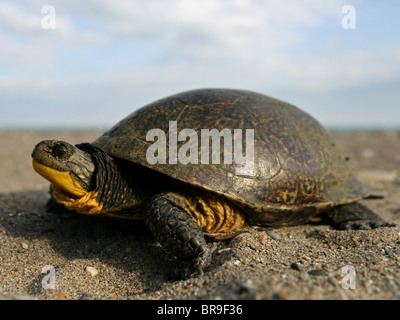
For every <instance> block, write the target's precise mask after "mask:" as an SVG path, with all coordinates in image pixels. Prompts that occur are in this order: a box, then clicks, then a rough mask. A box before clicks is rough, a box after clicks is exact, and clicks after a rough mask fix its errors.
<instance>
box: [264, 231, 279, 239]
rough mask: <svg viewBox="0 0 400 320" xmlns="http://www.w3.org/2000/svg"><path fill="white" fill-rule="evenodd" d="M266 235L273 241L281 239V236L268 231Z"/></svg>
mask: <svg viewBox="0 0 400 320" xmlns="http://www.w3.org/2000/svg"><path fill="white" fill-rule="evenodd" d="M266 233H267V235H269V236H270V237H271V238H272V239H274V240H280V239H281V236H280V235H279V233H278V232H275V231H272V230H269V231H267V232H266Z"/></svg>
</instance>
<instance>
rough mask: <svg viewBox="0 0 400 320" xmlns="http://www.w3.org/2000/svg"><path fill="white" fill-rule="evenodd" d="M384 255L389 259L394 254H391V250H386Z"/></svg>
mask: <svg viewBox="0 0 400 320" xmlns="http://www.w3.org/2000/svg"><path fill="white" fill-rule="evenodd" d="M385 253H386V254H387V255H388V256H389V257H392V256H393V255H394V252H393V251H392V250H390V249H386V250H385Z"/></svg>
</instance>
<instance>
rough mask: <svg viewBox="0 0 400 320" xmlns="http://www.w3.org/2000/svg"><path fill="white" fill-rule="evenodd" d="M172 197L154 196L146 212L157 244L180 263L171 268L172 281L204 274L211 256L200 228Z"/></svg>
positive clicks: (167, 195)
mask: <svg viewBox="0 0 400 320" xmlns="http://www.w3.org/2000/svg"><path fill="white" fill-rule="evenodd" d="M173 195H174V194H173V193H161V194H158V195H156V196H154V197H153V198H152V199H151V201H150V203H149V205H148V206H147V208H146V224H147V226H148V227H149V229H150V230H151V232H152V233H153V234H154V236H155V237H156V239H157V241H158V242H159V243H160V244H161V245H162V246H163V248H164V249H165V250H166V251H167V252H168V253H169V254H171V255H173V256H175V257H176V258H178V259H179V260H178V261H177V265H176V266H174V267H173V268H171V270H170V276H171V278H173V279H186V278H189V277H190V276H191V275H192V274H196V273H198V274H203V270H204V268H205V267H207V266H208V265H209V264H210V261H211V252H210V249H209V248H208V246H207V243H206V241H205V238H204V234H203V232H202V231H201V229H200V227H199V226H198V224H197V223H196V222H195V221H194V219H193V218H192V217H191V216H190V215H189V213H187V212H186V211H185V210H184V209H183V208H182V206H180V205H179V203H178V201H177V197H174V196H173Z"/></svg>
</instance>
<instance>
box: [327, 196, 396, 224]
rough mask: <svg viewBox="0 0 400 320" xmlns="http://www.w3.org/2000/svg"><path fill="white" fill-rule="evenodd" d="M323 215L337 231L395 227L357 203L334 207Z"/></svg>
mask: <svg viewBox="0 0 400 320" xmlns="http://www.w3.org/2000/svg"><path fill="white" fill-rule="evenodd" d="M323 215H324V216H325V218H327V220H328V222H329V223H330V224H331V225H332V226H333V227H334V228H336V229H339V230H351V229H359V230H368V229H375V228H380V227H393V226H395V225H394V224H390V223H388V222H386V221H385V220H383V219H382V218H381V217H380V216H378V215H377V214H376V213H375V212H373V211H371V210H370V209H368V208H367V207H366V206H363V205H362V204H361V203H358V202H355V203H351V204H346V205H341V206H337V207H334V208H332V209H329V210H327V211H326V212H324V214H323Z"/></svg>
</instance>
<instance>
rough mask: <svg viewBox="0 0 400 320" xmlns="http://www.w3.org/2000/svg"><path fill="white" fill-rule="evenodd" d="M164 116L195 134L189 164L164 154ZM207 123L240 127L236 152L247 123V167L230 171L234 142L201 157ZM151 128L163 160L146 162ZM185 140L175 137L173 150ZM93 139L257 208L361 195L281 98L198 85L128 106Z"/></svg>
mask: <svg viewBox="0 0 400 320" xmlns="http://www.w3.org/2000/svg"><path fill="white" fill-rule="evenodd" d="M170 121H176V124H177V132H178V134H179V132H181V131H182V130H183V129H187V128H188V129H192V130H194V131H195V133H196V134H197V144H198V149H196V151H197V154H196V155H195V158H196V159H197V163H188V164H183V163H181V162H180V161H177V163H174V161H171V160H173V159H172V158H169V149H168V147H169V142H170V138H171V136H170V133H171V134H173V133H172V131H171V132H170V131H169V129H170ZM214 128H215V129H217V130H218V131H219V132H222V130H223V129H228V130H229V131H230V132H231V135H232V137H233V136H234V133H235V129H242V141H243V142H244V143H243V145H242V149H243V150H242V151H243V155H244V153H245V151H246V148H245V145H246V143H251V140H250V138H251V137H249V139H248V141H247V140H246V138H247V136H246V135H245V133H246V132H248V131H247V130H248V129H249V130H254V131H253V134H254V143H253V144H252V145H253V147H254V148H253V150H254V154H253V157H251V158H249V159H250V160H251V159H253V160H254V162H252V163H251V164H252V167H253V169H254V170H253V171H252V172H249V173H246V172H244V173H243V172H241V174H238V161H235V160H236V159H235V157H234V155H235V153H234V150H232V149H234V148H233V147H232V149H231V150H230V151H229V150H228V149H229V144H228V149H226V150H228V151H229V152H230V153H231V154H229V153H227V156H231V160H232V161H231V162H230V163H229V161H227V162H228V163H226V164H225V163H224V161H225V160H224V156H225V148H224V143H225V142H223V141H224V139H221V145H220V151H219V153H220V154H219V155H220V158H219V159H220V164H216V163H215V162H216V161H214V163H213V161H212V160H210V159H211V157H210V158H208V159H209V161H208V162H209V163H208V164H207V163H206V161H205V159H206V158H204V159H203V160H204V161H203V162H202V156H201V155H202V152H203V149H202V148H207V147H209V149H208V150H209V153H210V154H212V152H216V151H217V149H215V148H214V149H213V146H212V139H209V141H201V139H202V135H201V132H202V131H201V130H202V129H209V130H211V129H214ZM151 129H161V130H162V131H163V132H164V133H165V134H166V135H165V137H166V148H167V149H166V163H165V164H160V163H155V164H151V163H149V161H148V159H147V157H146V154H147V150H148V149H149V147H150V146H152V145H153V144H154V143H155V141H153V140H152V141H147V140H146V137H147V133H148V132H149V130H151ZM155 140H156V141H157V139H155ZM228 140H229V139H228ZM188 141H189V140H188V139H187V140H184V141H177V150H180V148H181V147H182V146H184V145H185V144H186V143H188ZM232 141H233V138H232ZM238 141H239V140H238ZM192 143H193V140H192ZM93 144H94V145H96V146H97V147H99V148H101V149H103V150H104V151H105V152H107V153H108V154H110V155H111V156H114V157H117V158H122V159H126V160H129V161H132V162H134V163H136V164H139V165H143V166H146V167H148V168H151V169H153V170H156V171H158V172H161V173H163V174H165V175H168V176H170V177H171V178H173V179H178V180H180V181H183V182H185V183H188V184H190V185H193V186H196V187H200V188H203V189H206V190H210V191H212V192H215V193H217V194H220V195H224V196H225V197H228V198H230V199H233V200H235V201H239V202H241V203H242V204H243V203H245V204H246V205H248V206H251V207H254V208H263V210H265V209H271V210H275V211H296V209H301V208H304V207H305V206H307V207H312V208H324V207H327V206H332V205H338V204H345V203H350V202H353V201H356V200H359V199H361V198H363V197H365V196H367V195H368V191H367V190H366V189H365V187H364V186H362V185H361V184H360V183H359V182H358V181H357V180H356V178H355V177H354V176H353V175H352V174H351V173H350V172H349V170H348V168H347V166H346V163H345V160H344V159H343V157H342V156H341V154H340V153H339V152H338V151H337V150H336V148H335V145H334V143H333V142H332V140H331V138H330V137H329V135H328V134H327V132H326V131H325V129H324V128H323V127H322V126H321V125H320V124H319V123H318V122H317V121H316V120H315V119H314V118H312V117H311V116H310V115H308V114H307V113H305V112H304V111H302V110H300V109H299V108H297V107H295V106H292V105H290V104H288V103H285V102H282V101H279V100H276V99H273V98H271V97H268V96H265V95H262V94H258V93H254V92H249V91H242V90H228V89H201V90H194V91H188V92H183V93H180V94H176V95H172V96H169V97H167V98H164V99H161V100H158V101H156V102H153V103H151V104H148V105H146V106H144V107H142V108H140V109H138V110H137V111H135V112H133V113H131V114H130V115H129V116H127V117H126V118H124V119H123V120H122V121H120V122H119V123H118V124H116V125H115V126H114V127H113V128H111V129H110V130H109V131H107V132H105V133H104V134H103V135H102V136H101V137H99V138H98V139H97V140H95V141H94V142H93ZM232 145H233V146H235V147H236V144H235V143H232ZM184 150H186V149H185V147H184ZM227 159H228V160H229V157H228V158H227ZM251 161H252V160H251ZM193 162H196V161H193ZM239 167H240V166H239Z"/></svg>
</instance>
